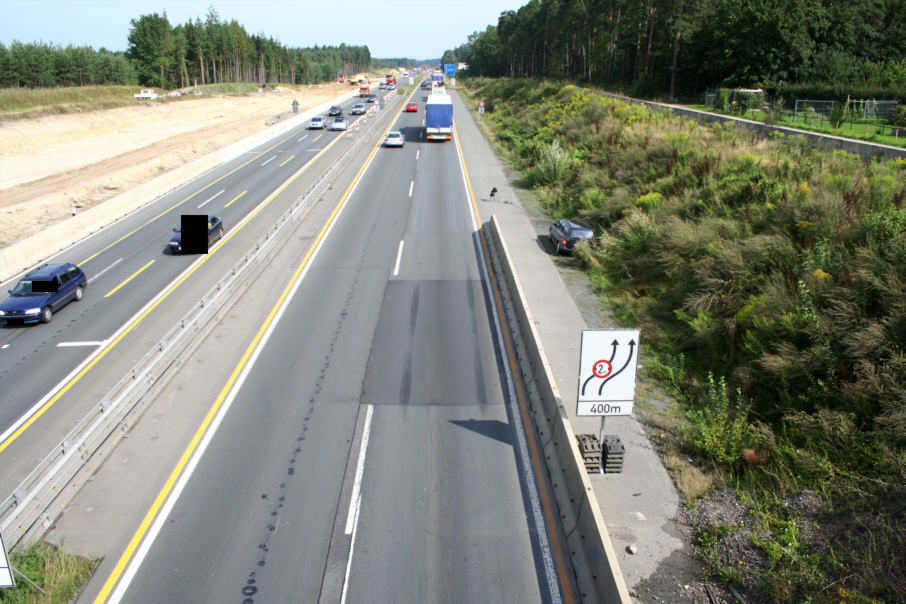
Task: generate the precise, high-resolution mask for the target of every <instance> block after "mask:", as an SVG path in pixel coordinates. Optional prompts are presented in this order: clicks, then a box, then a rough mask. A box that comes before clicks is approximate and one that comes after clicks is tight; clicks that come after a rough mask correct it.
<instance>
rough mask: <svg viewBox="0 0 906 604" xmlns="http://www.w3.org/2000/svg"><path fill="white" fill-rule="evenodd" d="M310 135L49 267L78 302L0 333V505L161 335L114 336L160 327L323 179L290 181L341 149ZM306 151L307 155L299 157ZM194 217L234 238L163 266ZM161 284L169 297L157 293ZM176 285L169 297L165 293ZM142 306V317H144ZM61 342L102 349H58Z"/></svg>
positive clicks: (220, 174)
mask: <svg viewBox="0 0 906 604" xmlns="http://www.w3.org/2000/svg"><path fill="white" fill-rule="evenodd" d="M310 134H312V133H310V132H308V131H305V130H301V129H299V130H297V131H295V132H292V133H290V135H289V136H286V137H283V138H282V139H280V140H278V141H277V142H271V143H268V144H266V145H264V146H263V149H262V150H261V151H258V152H253V153H250V154H247V155H246V156H245V157H242V158H240V159H238V160H236V161H235V162H233V163H231V164H228V165H226V166H224V167H223V168H222V170H219V171H215V172H214V173H211V174H207V175H204V176H203V177H201V178H199V179H197V180H196V181H193V182H192V183H189V185H187V186H185V187H183V188H181V189H179V190H177V191H174V192H172V193H170V194H167V195H164V196H162V197H161V199H160V200H158V201H157V202H155V203H153V204H150V205H149V206H147V207H145V208H143V209H142V210H140V211H138V212H136V213H135V214H133V215H131V216H129V217H127V218H124V219H123V220H121V221H119V222H117V223H115V224H114V225H111V227H109V228H107V229H104V230H102V231H101V232H99V233H97V234H96V235H95V236H92V237H90V238H88V239H87V240H85V241H83V242H81V243H79V244H77V245H75V246H73V247H72V248H70V249H68V250H66V251H65V252H63V253H61V254H58V255H56V256H54V257H52V258H49V259H48V261H49V262H65V261H71V262H76V263H79V264H80V265H81V266H82V267H83V268H84V270H85V271H86V274H87V275H88V277H89V279H90V280H91V282H90V284H89V287H88V288H87V289H86V291H85V297H84V299H83V300H82V301H80V302H77V303H76V302H74V303H70V304H69V305H68V306H67V307H65V308H64V309H62V310H61V311H60V312H59V313H58V314H57V315H56V316H55V318H54V321H53V323H51V324H49V325H36V326H30V327H7V328H5V329H2V330H0V389H2V391H3V401H4V405H3V406H2V408H0V434H2V438H0V454H2V455H4V459H7V460H8V461H9V463H5V467H7V468H11V471H8V472H6V471H5V472H4V473H3V476H2V478H0V488H2V492H3V493H4V494H5V493H8V492H10V490H11V489H12V488H13V487H15V486H16V484H18V481H19V480H21V478H22V477H24V475H25V474H27V473H28V471H29V470H30V467H31V466H30V465H29V463H24V464H23V463H20V461H21V460H26V461H30V460H33V459H37V458H40V457H42V456H43V455H44V454H46V452H47V451H48V450H49V449H50V447H52V446H54V445H55V444H56V443H57V442H59V440H61V439H62V438H63V436H64V435H65V434H66V433H67V432H68V430H69V429H70V427H71V426H72V425H73V424H74V422H75V421H77V420H78V419H80V418H81V417H82V416H84V414H85V413H86V412H87V410H88V409H90V408H91V406H93V405H94V404H95V403H96V402H97V401H98V400H99V398H100V397H101V396H103V394H104V393H105V392H106V391H108V390H109V389H110V388H111V387H112V386H113V384H115V383H116V381H117V380H118V379H119V378H120V377H121V376H122V375H123V374H124V373H125V372H126V371H128V369H129V368H130V367H131V365H132V363H134V362H135V361H136V360H137V359H138V358H140V357H141V355H142V354H144V352H145V351H146V350H147V349H148V347H149V346H150V345H153V342H154V338H155V336H156V335H159V334H160V333H163V331H165V330H166V327H163V329H161V328H160V327H158V326H156V325H155V326H154V328H153V329H152V331H151V332H149V331H147V330H138V331H135V333H134V334H132V335H131V339H132V340H133V341H135V338H136V337H139V338H142V340H141V341H135V345H134V346H133V347H132V348H131V349H128V348H127V349H125V350H123V346H122V339H123V337H125V336H127V335H129V334H130V333H131V332H133V330H135V328H136V326H137V325H138V324H139V323H142V322H145V321H146V320H147V318H148V317H149V316H152V318H153V317H154V316H157V317H158V318H161V319H164V320H163V323H161V324H160V325H161V326H167V327H168V326H170V325H172V324H173V322H174V321H175V320H177V319H178V318H179V317H180V316H182V314H183V313H184V312H185V311H186V310H187V309H188V308H189V307H190V306H191V305H192V304H193V303H194V301H195V300H196V299H197V297H198V295H199V294H200V292H201V291H204V289H206V287H209V286H210V284H212V283H213V282H214V281H216V279H217V278H218V277H219V276H220V275H222V274H223V272H224V271H225V270H226V269H227V268H228V267H229V266H230V265H232V263H233V262H235V261H236V259H238V258H239V257H240V256H241V255H242V254H243V253H245V251H246V250H247V249H248V248H249V246H250V245H252V243H253V242H254V241H255V240H256V239H257V238H258V237H260V236H261V234H262V233H263V231H264V230H265V229H266V228H267V227H268V226H269V225H270V224H272V220H273V218H272V216H274V215H276V214H278V213H279V212H282V207H283V206H285V205H286V204H287V203H288V201H291V200H293V199H295V196H298V195H300V194H301V192H302V191H304V190H306V189H307V188H309V187H310V186H311V185H312V183H313V182H314V181H316V179H317V178H319V175H320V172H321V171H323V169H319V170H317V171H312V172H311V173H306V174H303V175H301V177H300V173H299V171H300V170H303V169H304V168H303V166H306V165H310V163H309V162H312V161H313V160H315V159H316V158H317V159H320V157H322V155H321V153H324V152H325V151H324V149H325V148H326V147H327V146H328V145H330V144H331V143H332V144H333V145H334V146H336V143H345V142H346V141H344V140H343V139H342V137H341V134H340V133H330V135H329V136H325V137H323V138H322V139H321V140H320V141H318V142H317V143H314V142H313V141H312V140H310V139H311V138H317V137H318V136H320V134H316V135H315V136H309V135H310ZM348 144H349V143H346V144H345V145H344V144H340V145H339V146H338V147H337V148H336V149H331V150H330V153H332V154H334V156H337V155H338V154H339V152H340V149H342V148H343V147H345V146H348ZM313 148H316V149H317V152H314V153H312V152H309V151H311V149H313ZM274 152H276V153H279V154H280V155H281V156H282V157H283V158H284V160H283V161H282V162H281V163H283V164H284V165H283V166H282V167H281V166H279V165H278V164H273V165H269V166H266V167H263V168H262V167H260V166H259V165H258V163H259V162H256V161H254V159H255V157H260V156H262V155H266V154H267V153H274ZM325 157H328V158H329V157H330V155H327V156H325ZM287 160H289V162H288V163H287ZM328 161H335V159H333V160H330V159H328ZM294 174H295V176H296V177H298V178H299V179H298V181H297V182H296V183H295V184H294V186H295V188H296V190H294V191H293V193H292V195H294V197H290V196H289V195H288V194H287V195H286V196H284V198H285V199H286V200H287V201H281V202H280V203H277V204H273V207H269V208H266V209H265V211H264V212H263V213H262V214H261V217H262V219H261V220H259V221H258V222H257V223H252V224H251V225H250V228H248V229H245V232H243V233H240V231H241V230H243V229H242V228H241V225H243V220H244V217H246V216H248V215H249V212H253V211H257V212H261V210H262V209H264V208H263V204H262V203H261V202H262V200H264V199H266V198H268V195H269V194H271V193H272V192H273V191H274V190H275V187H279V186H281V183H284V182H286V181H287V179H290V178H292V177H293V175H294ZM202 203H206V205H205V207H203V208H202V209H200V210H199V209H197V208H196V207H195V206H197V205H199V204H202ZM227 206H229V207H227ZM203 212H208V213H211V214H216V215H218V216H222V217H223V220H224V224H225V228H226V232H225V236H224V239H225V240H227V241H225V242H224V244H227V243H228V242H229V240H231V239H233V238H234V237H235V240H236V243H235V245H234V244H233V243H229V244H228V245H223V246H221V247H224V249H223V250H220V249H219V248H218V249H217V252H215V253H212V254H209V255H207V256H205V257H203V258H199V257H197V256H186V257H182V256H172V255H171V254H170V253H169V250H168V249H167V245H166V244H167V241H169V238H170V235H171V234H172V233H171V227H173V226H175V225H177V224H178V223H179V215H180V214H181V213H203ZM193 263H195V264H193ZM201 265H206V266H204V267H202V266H201ZM190 267H192V268H190ZM186 271H192V275H191V279H189V280H185V279H184V278H183V277H181V275H183V276H187V275H188V274H189V273H187V272H186ZM169 284H173V285H174V288H169ZM177 284H178V285H179V292H176V289H175V285H177ZM154 300H157V301H156V302H154ZM149 301H151V302H149ZM164 301H165V303H163V302H164ZM152 306H154V309H153V310H154V313H153V314H150V315H149V313H151V310H152V308H151V307H152ZM143 307H144V309H143ZM165 315H166V317H165ZM150 327H151V326H149V328H150ZM142 334H144V335H142ZM69 342H101V343H102V344H100V345H98V346H95V347H88V346H82V347H73V346H66V344H67V343H69ZM60 345H62V346H60ZM114 346H118V349H117V350H118V351H119V352H118V354H116V355H109V354H108V353H109V352H110V351H111V350H112V349H113V347H114ZM104 357H107V358H106V359H105V358H104ZM102 359H103V360H104V363H105V365H104V367H105V370H104V371H103V372H99V371H98V369H97V368H96V365H97V363H98V362H100V361H101V360H102ZM89 372H92V373H91V375H92V379H91V380H90V381H89V383H85V384H79V383H78V382H79V381H83V382H84V378H85V377H86V375H88V373H89ZM67 393H68V395H69V399H70V400H69V402H67V404H66V405H65V409H64V410H63V411H62V413H59V412H57V409H52V408H53V407H54V406H55V404H56V403H57V402H58V401H60V400H62V397H63V396H65V395H67ZM76 394H77V395H76ZM51 411H53V414H52V417H48V418H47V419H50V421H49V422H47V421H45V422H44V423H45V425H44V426H43V427H42V429H41V430H40V431H39V432H40V441H41V442H40V446H37V447H36V448H34V449H33V450H25V449H23V448H18V449H17V446H18V444H14V443H15V441H16V440H18V439H19V438H20V437H21V436H22V435H23V434H25V433H26V431H27V430H28V429H29V428H31V426H32V425H34V424H35V422H36V421H40V420H41V419H42V416H44V415H45V414H48V413H50V412H51Z"/></svg>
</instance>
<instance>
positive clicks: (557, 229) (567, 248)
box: [547, 218, 595, 254]
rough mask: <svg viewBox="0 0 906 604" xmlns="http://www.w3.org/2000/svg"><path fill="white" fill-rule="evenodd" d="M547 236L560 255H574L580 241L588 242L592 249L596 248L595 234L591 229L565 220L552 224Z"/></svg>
mask: <svg viewBox="0 0 906 604" xmlns="http://www.w3.org/2000/svg"><path fill="white" fill-rule="evenodd" d="M547 236H548V238H549V239H550V240H551V243H553V244H554V245H555V246H556V248H557V253H558V254H560V253H562V252H566V253H567V254H572V253H573V250H574V249H575V247H576V244H577V243H579V242H580V241H587V242H588V244H589V245H591V247H595V233H594V231H592V230H591V227H587V226H585V225H584V224H579V223H578V222H573V221H571V220H566V219H565V218H564V219H563V220H558V221H557V222H555V223H554V224H552V225H551V227H550V229H548V232H547Z"/></svg>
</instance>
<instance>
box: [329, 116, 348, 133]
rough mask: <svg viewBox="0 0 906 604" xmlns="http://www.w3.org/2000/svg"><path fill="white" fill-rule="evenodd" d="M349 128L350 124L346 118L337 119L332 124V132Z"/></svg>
mask: <svg viewBox="0 0 906 604" xmlns="http://www.w3.org/2000/svg"><path fill="white" fill-rule="evenodd" d="M347 128H349V123H348V122H347V121H346V118H345V117H335V118H333V121H332V122H330V129H331V130H346V129H347Z"/></svg>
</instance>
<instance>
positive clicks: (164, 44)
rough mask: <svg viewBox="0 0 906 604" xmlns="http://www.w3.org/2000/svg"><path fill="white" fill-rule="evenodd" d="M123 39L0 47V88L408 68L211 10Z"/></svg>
mask: <svg viewBox="0 0 906 604" xmlns="http://www.w3.org/2000/svg"><path fill="white" fill-rule="evenodd" d="M128 40H129V47H128V50H126V51H125V52H122V51H110V50H107V49H105V48H101V49H99V50H95V49H94V48H92V47H90V46H72V45H70V46H67V47H65V48H63V47H61V46H59V45H54V44H48V43H44V42H30V43H23V42H19V41H13V42H12V43H11V44H10V45H9V47H7V46H6V45H4V44H0V87H2V88H17V87H27V88H40V87H53V86H87V85H109V84H126V85H140V86H156V87H160V88H164V89H172V88H178V87H187V86H192V85H203V84H219V83H224V82H258V83H261V84H267V83H282V84H305V83H309V82H326V81H331V80H334V79H336V77H337V75H339V74H347V75H351V74H354V73H357V72H360V71H369V70H371V69H378V68H380V69H383V68H388V67H394V66H396V65H399V64H414V63H415V61H414V60H413V59H405V58H399V59H395V58H393V59H375V58H373V57H372V56H371V52H370V51H369V50H368V47H367V46H348V45H346V44H340V45H339V46H320V47H319V46H314V47H309V48H290V47H288V46H286V45H284V44H282V43H281V42H280V41H279V40H276V39H274V38H272V37H266V36H264V35H255V34H252V35H250V34H249V33H248V32H247V31H246V30H245V28H244V27H243V26H242V25H241V24H239V23H238V22H237V21H236V20H235V19H234V20H230V21H229V22H226V21H223V20H221V19H220V16H219V15H218V14H217V12H216V11H215V10H214V9H213V8H212V9H210V10H209V11H208V14H207V16H206V17H205V19H204V20H202V19H201V18H196V19H195V20H194V21H192V20H189V21H186V22H185V23H183V24H180V25H176V26H175V27H174V26H172V25H171V24H170V22H169V20H168V19H167V16H166V13H164V14H158V13H153V14H149V15H142V16H140V17H138V18H136V19H132V21H131V27H130V30H129V33H128Z"/></svg>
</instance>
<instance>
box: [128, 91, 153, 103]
mask: <svg viewBox="0 0 906 604" xmlns="http://www.w3.org/2000/svg"><path fill="white" fill-rule="evenodd" d="M132 96H134V97H135V98H136V100H139V101H143V100H147V99H156V98H157V93H156V92H154V91H153V90H151V89H145V90H142V91H141V92H139V93H136V94H133V95H132Z"/></svg>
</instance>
